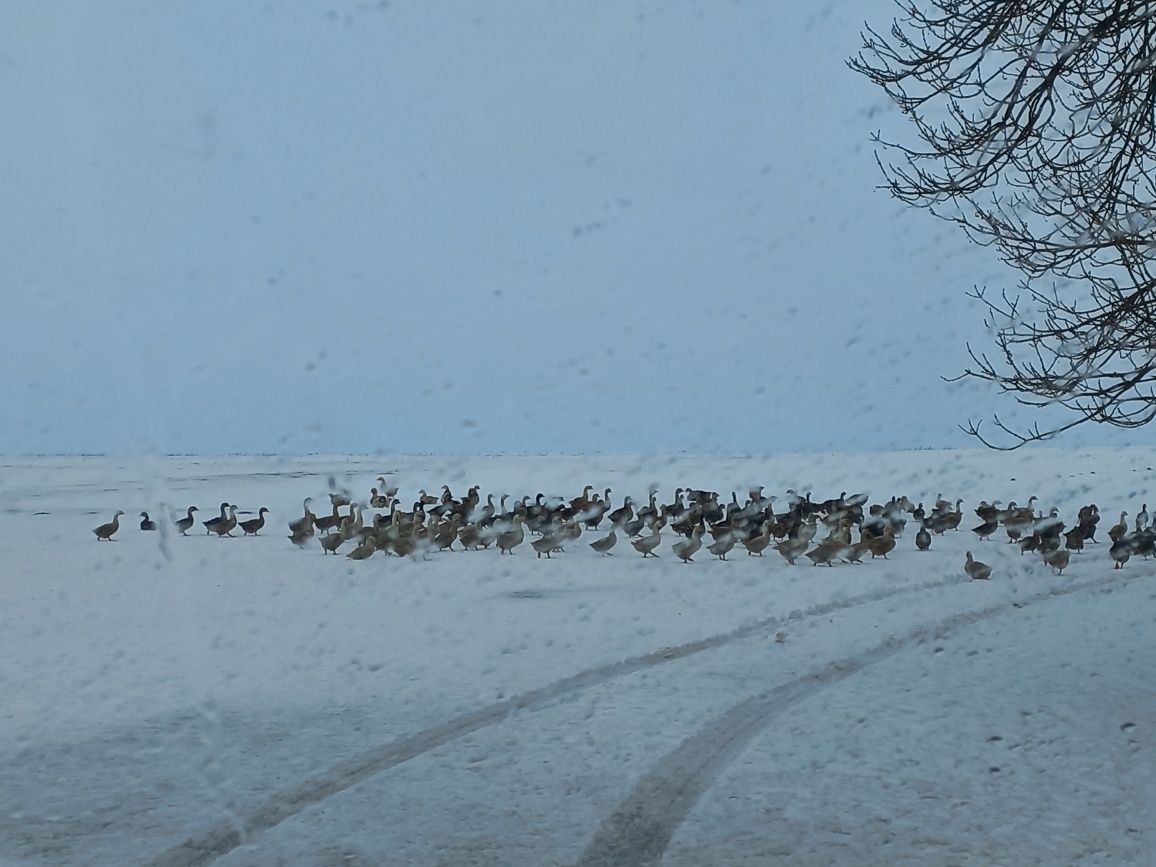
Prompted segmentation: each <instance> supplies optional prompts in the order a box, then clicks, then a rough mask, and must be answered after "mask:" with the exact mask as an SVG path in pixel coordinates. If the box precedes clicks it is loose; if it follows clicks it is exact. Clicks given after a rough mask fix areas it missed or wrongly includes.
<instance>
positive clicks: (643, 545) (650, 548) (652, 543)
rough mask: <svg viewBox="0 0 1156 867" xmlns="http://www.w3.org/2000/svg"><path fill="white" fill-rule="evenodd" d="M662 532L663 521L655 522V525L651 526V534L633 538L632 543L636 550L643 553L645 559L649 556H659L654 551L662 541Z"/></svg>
mask: <svg viewBox="0 0 1156 867" xmlns="http://www.w3.org/2000/svg"><path fill="white" fill-rule="evenodd" d="M661 533H662V525H661V523H655V525H654V526H653V527H651V528H650V535H649V536H640V537H639V538H637V539H631V540H630V544H631V545H633V546H634V550H635V551H637V552H638V553H639V554H641V555H642V558H643V559H644V560H645V559H646V558H647V557H657V556H658V555H657V554H655V553H654V550H655V549H656V548H657V547H658V546H659V544H660V543H661V542H662V536H661V535H660V534H661Z"/></svg>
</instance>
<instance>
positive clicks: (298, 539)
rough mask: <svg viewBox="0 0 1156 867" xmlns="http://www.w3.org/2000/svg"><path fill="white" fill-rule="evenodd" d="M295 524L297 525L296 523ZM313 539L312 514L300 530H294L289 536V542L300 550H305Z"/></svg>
mask: <svg viewBox="0 0 1156 867" xmlns="http://www.w3.org/2000/svg"><path fill="white" fill-rule="evenodd" d="M294 523H297V522H296V521H294ZM312 538H313V515H312V513H310V514H309V515H308V516H307V517H306V521H305V525H304V526H303V527H301V529H299V530H294V531H293V532H292V533H290V534H289V541H290V542H292V543H293V544H294V545H296V546H297V547H298V548H304V547H305V546H306V545H307V544H308V543H309V540H310V539H312Z"/></svg>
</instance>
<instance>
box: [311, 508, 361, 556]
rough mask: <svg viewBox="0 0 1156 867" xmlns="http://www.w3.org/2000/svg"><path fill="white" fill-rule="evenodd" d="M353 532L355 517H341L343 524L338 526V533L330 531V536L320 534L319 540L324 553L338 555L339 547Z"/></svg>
mask: <svg viewBox="0 0 1156 867" xmlns="http://www.w3.org/2000/svg"><path fill="white" fill-rule="evenodd" d="M352 532H353V519H352V518H350V517H348V516H347V517H344V518H342V519H341V526H340V527H338V528H337V532H336V533H330V534H329V535H328V536H320V537H319V538H318V539H317V541H318V542H319V543H320V544H321V550H322V552H323V553H325V554H333V555H335V556H336V554H337V549H338V548H340V547H341V546H342V545H344V544H345V543H346V541H348V539H349V537H350V535H351V534H352Z"/></svg>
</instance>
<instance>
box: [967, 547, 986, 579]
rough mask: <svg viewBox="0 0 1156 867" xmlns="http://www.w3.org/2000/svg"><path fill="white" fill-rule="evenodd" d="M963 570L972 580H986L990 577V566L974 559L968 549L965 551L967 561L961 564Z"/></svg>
mask: <svg viewBox="0 0 1156 867" xmlns="http://www.w3.org/2000/svg"><path fill="white" fill-rule="evenodd" d="M963 571H964V572H966V573H967V577H968V578H970V579H971V580H972V581H987V580H988V579H990V578H991V567H990V566H988V565H987V564H986V563H980V562H979V561H978V560H976V559H974V558H973V557H972V556H971V552H970V551H968V552H967V561H966V562H965V563H964V564H963Z"/></svg>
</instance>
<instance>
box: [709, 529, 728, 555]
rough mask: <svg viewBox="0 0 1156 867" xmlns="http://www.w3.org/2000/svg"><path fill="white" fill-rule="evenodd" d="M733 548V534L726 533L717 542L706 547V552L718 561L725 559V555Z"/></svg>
mask: <svg viewBox="0 0 1156 867" xmlns="http://www.w3.org/2000/svg"><path fill="white" fill-rule="evenodd" d="M734 546H735V534H734V533H726V534H725V535H723V536H721V537H720V538H719V539H718V541H716V542H713V543H712V544H710V545H709V546H707V550H708V551H710V552H711V553H712V554H714V555H715V556H716V557H718V558H719V559H720V560H725V559H726V558H727V554H729V553H730V552H731V549H732V548H734Z"/></svg>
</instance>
